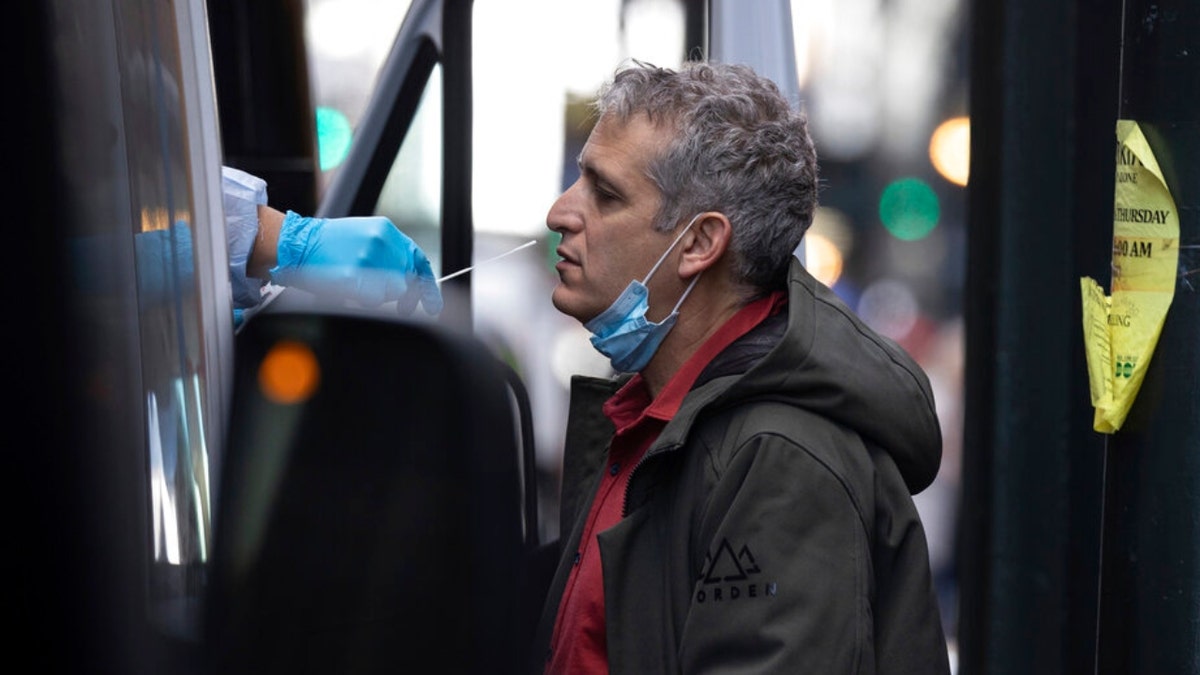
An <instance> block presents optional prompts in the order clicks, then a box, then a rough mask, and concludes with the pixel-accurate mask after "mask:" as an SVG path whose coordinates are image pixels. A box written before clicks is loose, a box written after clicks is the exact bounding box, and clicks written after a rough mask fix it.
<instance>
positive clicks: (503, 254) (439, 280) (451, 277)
mask: <svg viewBox="0 0 1200 675" xmlns="http://www.w3.org/2000/svg"><path fill="white" fill-rule="evenodd" d="M536 243H537V239H530V240H529V241H527V242H525V243H524V244H521V245H520V246H518V247H516V248H514V249H513V250H511V251H508V252H507V253H501V254H500V255H498V256H496V257H494V258H488V259H487V260H484V261H483V262H480V263H475V264H474V265H471V266H470V267H464V268H462V269H461V270H459V271H457V272H451V273H450V274H447V275H446V276H444V277H442V278H441V279H438V280H437V282H438V283H439V284H440V283H442V282H443V281H445V280H447V279H453V278H454V277H456V276H458V275H460V274H466V273H467V272H470V271H471V270H473V269H475V268H476V267H479V266H480V265H486V264H488V263H490V262H492V261H493V260H499V259H501V258H503V257H504V256H506V255H512V254H513V253H516V252H517V251H520V250H521V249H523V248H529V247H530V246H533V245H534V244H536Z"/></svg>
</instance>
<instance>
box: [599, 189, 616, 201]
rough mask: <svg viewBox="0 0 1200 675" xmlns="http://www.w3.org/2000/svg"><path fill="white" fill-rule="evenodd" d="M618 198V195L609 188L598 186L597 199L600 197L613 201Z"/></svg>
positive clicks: (603, 199)
mask: <svg viewBox="0 0 1200 675" xmlns="http://www.w3.org/2000/svg"><path fill="white" fill-rule="evenodd" d="M616 198H617V195H616V194H615V193H613V192H611V191H609V190H606V189H604V188H602V187H600V186H597V187H596V199H598V200H600V201H602V202H611V201H613V200H615V199H616Z"/></svg>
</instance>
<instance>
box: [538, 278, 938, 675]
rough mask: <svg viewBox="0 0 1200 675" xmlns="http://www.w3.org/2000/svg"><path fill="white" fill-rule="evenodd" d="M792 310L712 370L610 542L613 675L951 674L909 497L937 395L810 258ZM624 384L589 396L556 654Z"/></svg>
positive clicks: (922, 466) (631, 496)
mask: <svg viewBox="0 0 1200 675" xmlns="http://www.w3.org/2000/svg"><path fill="white" fill-rule="evenodd" d="M788 300H789V301H788V310H787V312H786V314H780V315H777V316H776V317H773V318H772V319H768V320H767V321H766V322H764V323H763V324H762V325H760V326H758V327H757V328H755V329H754V330H752V331H751V332H750V333H748V334H747V335H745V336H744V337H743V338H741V339H739V340H738V341H737V342H735V343H734V344H732V345H730V346H729V347H728V348H727V349H726V350H725V351H724V352H722V353H721V354H720V355H718V356H717V358H716V359H714V360H713V362H712V363H710V364H709V366H708V367H707V368H706V369H705V371H704V373H703V374H701V376H700V378H699V379H698V380H697V382H696V384H695V386H694V387H693V389H692V390H691V392H690V393H689V394H688V395H687V397H686V398H685V399H684V401H683V404H682V406H681V407H680V409H679V412H678V413H677V414H676V416H675V418H674V419H673V420H672V421H671V422H670V423H669V424H668V425H667V426H666V428H665V429H664V430H663V432H662V434H661V435H660V437H659V438H658V439H657V440H656V441H655V442H654V444H653V445H652V446H651V447H650V449H649V450H648V451H647V453H646V457H645V459H644V460H643V461H642V463H641V464H639V465H638V466H637V467H636V468H635V469H634V472H633V475H632V477H631V479H630V484H629V489H628V492H627V493H626V495H625V517H624V518H623V520H622V521H621V522H620V523H619V524H617V525H616V526H614V527H612V528H611V529H609V530H607V531H605V532H603V533H601V534H600V535H599V542H600V552H601V559H602V565H603V570H604V597H605V604H606V620H607V630H608V658H609V666H610V668H611V670H612V672H614V673H635V674H638V675H642V674H646V673H680V672H682V673H716V672H721V673H817V674H821V675H828V674H843V673H844V674H849V673H913V674H916V675H938V674H939V673H948V672H949V666H948V661H947V653H946V643H945V639H944V636H943V632H942V626H941V623H940V618H939V613H938V609H937V604H936V600H935V598H934V594H933V590H932V584H931V574H930V568H929V557H928V550H927V546H926V541H925V534H924V530H923V528H922V526H921V522H920V520H919V518H918V515H917V511H916V508H915V507H914V506H913V501H912V498H911V496H910V493H916V492H918V491H920V490H922V489H924V488H925V487H926V486H928V485H929V484H930V482H932V481H933V478H934V476H935V475H936V474H937V470H938V465H939V462H940V461H941V450H942V445H941V432H940V429H939V427H938V421H937V416H936V413H935V411H934V402H933V395H932V393H931V391H930V388H929V382H928V379H927V377H926V376H925V374H924V373H923V372H922V371H921V369H920V368H919V367H918V366H917V365H916V363H915V362H913V360H912V359H911V358H909V356H908V355H907V354H906V353H905V352H903V351H902V350H901V349H900V348H899V347H897V346H896V345H895V344H894V343H892V342H891V341H889V340H887V339H885V338H883V337H881V336H879V335H877V334H876V333H874V332H873V331H872V330H871V329H869V328H868V327H867V326H866V325H864V324H863V323H862V322H861V321H860V320H859V319H858V318H857V317H856V316H855V315H854V314H853V312H851V311H850V310H849V309H848V308H847V307H846V306H845V305H843V304H842V302H841V301H840V300H838V298H837V297H836V296H835V295H834V294H833V293H832V292H831V291H830V290H829V289H827V288H826V287H824V286H823V285H821V284H820V283H818V282H817V281H816V280H814V279H813V278H812V276H810V275H809V274H808V272H807V271H805V270H804V268H803V267H802V266H801V265H800V264H799V263H798V262H796V261H793V263H792V267H791V272H790V278H789V284H788ZM685 311H686V309H685ZM620 384H621V382H619V381H614V380H601V379H596V378H578V377H577V378H575V380H574V382H573V383H572V396H571V408H570V413H569V419H568V428H567V447H566V449H565V455H564V465H563V487H562V514H561V520H560V522H561V523H562V525H563V528H564V533H565V537H564V547H563V550H564V551H565V552H566V553H565V554H564V555H562V556H561V557H560V564H559V566H558V569H557V571H556V573H555V575H554V578H553V581H552V582H551V585H550V590H549V594H548V597H547V601H546V603H545V606H544V609H543V612H542V618H541V621H540V623H539V625H538V628H537V637H536V641H535V647H536V648H537V651H536V652H535V653H538V654H543V655H544V654H545V653H546V651H547V649H548V647H549V639H550V633H551V631H552V629H553V623H554V618H555V613H556V611H557V608H558V603H559V600H560V598H561V597H562V592H563V586H564V584H565V582H566V578H567V574H568V572H569V571H570V567H571V561H572V559H573V553H574V551H575V550H577V548H578V542H579V537H580V532H581V530H582V528H583V521H584V519H585V518H586V516H587V513H588V507H589V505H590V504H591V499H592V495H593V493H594V491H595V489H596V485H597V482H598V480H599V478H600V476H601V474H602V473H603V470H604V467H605V464H606V462H605V457H606V453H607V449H608V442H609V439H610V437H611V435H612V433H613V428H612V425H611V423H609V421H608V419H607V418H605V417H604V415H603V414H602V412H601V404H602V403H603V402H604V401H605V400H606V399H607V398H608V397H609V396H611V395H612V394H613V393H614V392H615V390H616V388H617V387H618V386H619V385H620ZM568 528H569V529H568Z"/></svg>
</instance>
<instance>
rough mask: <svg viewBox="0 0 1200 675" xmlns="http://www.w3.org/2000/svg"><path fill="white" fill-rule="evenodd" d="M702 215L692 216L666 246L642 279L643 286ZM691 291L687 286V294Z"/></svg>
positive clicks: (684, 295)
mask: <svg viewBox="0 0 1200 675" xmlns="http://www.w3.org/2000/svg"><path fill="white" fill-rule="evenodd" d="M702 215H704V214H703V213H697V214H696V215H694V216H692V219H691V220H689V221H688V224H687V227H685V228H683V231H682V232H680V233H679V236H678V237H675V241H673V242H671V245H670V246H668V247H667V250H665V251H663V254H662V256H660V257H659V259H658V262H656V263H654V267H651V268H650V271H649V272H647V273H646V276H645V277H643V278H642V285H643V286H645V285H646V282H647V281H650V277H652V276H654V273H655V272H657V271H658V268H659V266H661V265H662V264H663V261H665V260H666V259H667V256H668V255H670V254H671V251H672V250H673V249H674V248H675V244H678V243H679V240H680V239H683V235H685V234H687V231H688V230H690V229H692V225H695V224H696V219H697V218H699V217H700V216H702ZM697 278H699V275H697ZM695 284H696V282H695V281H692V285H693V286H694V285H695ZM691 291H692V289H691V286H689V287H688V290H687V293H690V292H691ZM687 293H684V294H683V297H685V298H686V297H687ZM680 302H683V301H682V300H680Z"/></svg>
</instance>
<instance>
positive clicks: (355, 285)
mask: <svg viewBox="0 0 1200 675" xmlns="http://www.w3.org/2000/svg"><path fill="white" fill-rule="evenodd" d="M277 254H278V261H277V266H276V267H275V268H273V269H272V270H271V281H272V282H274V283H276V284H279V285H281V286H295V287H297V288H301V289H304V290H306V291H309V292H311V293H315V294H317V295H321V296H326V297H333V298H335V299H340V300H354V301H356V302H358V303H359V304H361V305H364V306H367V307H375V306H378V305H380V304H382V303H385V302H392V301H396V307H397V310H398V311H399V312H400V313H401V314H404V315H407V314H409V313H411V312H412V311H413V310H414V309H416V306H417V302H418V301H419V302H420V303H421V306H422V307H423V308H424V309H425V312H426V313H428V314H437V313H439V312H441V311H442V291H441V289H440V288H438V285H437V280H436V279H434V276H433V268H432V267H431V266H430V264H429V258H428V257H426V256H425V252H424V251H422V250H421V248H420V247H419V246H417V245H416V243H414V242H413V240H412V239H410V238H409V237H408V236H407V235H405V234H404V233H403V232H401V231H400V230H399V229H398V228H397V227H396V226H395V225H394V224H392V221H390V220H388V219H387V218H384V217H381V216H363V217H349V218H305V217H303V216H299V215H297V214H296V213H294V212H292V211H288V212H287V214H286V215H285V216H284V219H283V224H282V225H281V226H280V230H279V248H278V251H277Z"/></svg>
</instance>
